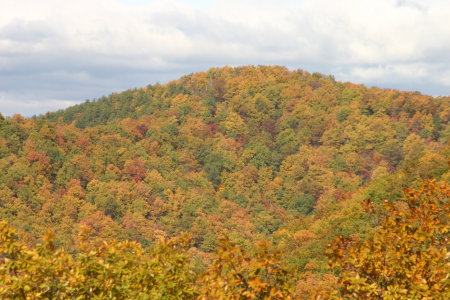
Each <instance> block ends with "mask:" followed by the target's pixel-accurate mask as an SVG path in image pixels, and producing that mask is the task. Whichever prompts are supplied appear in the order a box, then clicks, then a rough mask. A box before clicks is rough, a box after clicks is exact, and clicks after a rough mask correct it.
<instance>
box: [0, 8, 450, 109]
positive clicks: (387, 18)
mask: <svg viewBox="0 0 450 300" xmlns="http://www.w3.org/2000/svg"><path fill="white" fill-rule="evenodd" d="M449 15H450V2H449V1H447V0H378V1H372V0H342V1H332V0H303V1H295V0H284V1H275V0H259V1H257V0H239V1H237V0H216V1H206V0H197V1H188V0H147V1H145V0H78V1H61V0H2V1H1V3H0V92H3V93H8V94H9V95H10V97H13V96H12V95H15V96H14V97H17V98H16V100H15V103H16V104H14V105H13V104H11V102H9V104H8V106H6V105H5V104H4V103H5V102H0V111H2V112H7V113H8V114H10V113H11V112H12V111H18V112H22V111H25V109H24V105H25V106H26V105H31V104H29V102H21V101H23V100H21V99H24V97H23V96H24V95H27V94H28V95H29V94H32V95H34V97H35V100H34V101H44V100H46V99H69V100H70V101H75V100H78V101H80V100H84V99H86V98H95V97H99V96H102V95H105V94H109V93H110V92H114V91H118V90H122V89H125V88H132V87H136V86H140V85H145V84H148V83H150V82H156V81H165V80H168V79H175V78H177V77H178V76H180V75H182V74H184V73H191V72H194V71H199V70H202V69H207V68H209V67H212V66H221V65H239V64H278V65H286V66H288V67H291V68H303V69H307V70H310V71H320V72H323V73H330V74H331V73H334V74H335V75H336V78H337V79H342V80H349V81H360V82H363V83H366V84H368V85H374V84H376V85H381V86H385V87H390V88H414V89H421V90H422V91H423V92H425V93H431V94H450V83H449V81H448V80H446V79H444V77H442V76H443V74H444V73H445V72H446V70H448V69H449V67H450V26H448V24H447V22H448V21H447V19H448V16H449ZM21 95H22V96H21ZM52 101H57V100H52ZM26 103H28V104H26ZM48 103H53V102H48ZM15 108H17V109H15ZM55 108H56V107H55ZM47 109H52V107H49V106H42V110H41V111H42V112H43V111H44V110H47Z"/></svg>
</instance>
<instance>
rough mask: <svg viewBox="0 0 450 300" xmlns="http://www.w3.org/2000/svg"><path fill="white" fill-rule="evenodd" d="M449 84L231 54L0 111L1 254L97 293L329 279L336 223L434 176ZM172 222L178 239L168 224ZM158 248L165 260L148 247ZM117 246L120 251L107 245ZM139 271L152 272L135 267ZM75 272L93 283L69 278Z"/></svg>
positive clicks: (340, 230)
mask: <svg viewBox="0 0 450 300" xmlns="http://www.w3.org/2000/svg"><path fill="white" fill-rule="evenodd" d="M449 100H450V98H449V97H430V96H427V95H422V94H420V93H417V92H401V91H396V90H386V89H379V88H375V87H370V88H369V87H366V86H364V85H357V84H352V83H348V82H346V83H345V82H338V81H336V80H335V79H334V78H333V77H332V76H327V75H323V74H319V73H313V74H311V73H308V72H306V71H303V70H293V71H291V70H288V69H286V68H283V67H277V66H258V67H256V66H245V67H223V68H212V69H210V70H207V71H205V72H199V73H195V74H190V75H186V76H183V77H182V78H180V79H178V80H175V81H171V82H168V83H167V84H164V85H161V84H155V85H149V86H147V87H144V88H139V89H133V90H128V91H125V92H122V93H115V94H112V95H110V96H107V97H102V98H100V99H97V100H94V101H86V102H85V103H82V104H80V105H76V106H73V107H70V108H68V109H65V110H61V111H58V112H53V113H48V114H45V115H43V116H36V117H33V118H24V117H22V116H20V115H15V116H13V117H6V118H5V117H2V116H0V219H1V220H5V221H7V222H8V224H9V225H8V226H10V227H12V228H15V231H16V232H17V236H20V241H18V240H17V239H15V238H13V239H9V240H8V241H6V240H5V243H7V244H8V245H10V246H8V247H13V248H14V247H18V248H17V249H19V250H20V251H19V250H17V251H16V250H14V251H16V252H14V253H16V254H17V255H18V257H19V258H20V257H21V258H23V260H22V261H21V260H18V262H19V264H16V263H14V266H13V267H11V268H16V267H18V266H20V268H22V267H23V268H25V269H22V270H26V271H21V272H17V273H16V274H15V275H14V276H18V277H17V278H20V279H17V282H22V283H23V282H27V283H26V284H25V285H26V286H29V288H31V289H33V291H35V292H36V293H53V292H54V291H59V290H61V293H62V291H64V293H66V292H67V293H72V294H70V295H85V296H82V297H86V298H89V297H93V295H94V294H95V295H97V296H98V297H110V296H111V295H112V294H111V295H110V296H106V294H100V293H101V292H100V291H102V292H105V290H106V288H107V287H110V288H111V287H112V286H117V289H121V290H120V291H119V290H117V291H118V292H117V293H116V294H114V295H119V294H120V293H123V295H126V296H123V297H138V298H139V297H141V296H140V295H144V294H145V295H147V294H149V295H153V297H159V296H157V295H159V294H158V293H160V294H167V295H173V297H180V296H176V295H175V294H173V293H175V290H179V291H180V292H182V293H185V294H183V295H185V296H183V297H191V296H192V297H194V296H195V297H200V295H208V297H218V298H220V297H222V298H223V299H227V297H228V298H232V299H233V297H235V298H236V297H237V298H236V299H242V298H239V297H247V298H248V299H251V298H252V297H253V298H267V297H269V298H270V297H272V298H277V297H278V298H280V299H281V298H288V297H289V296H288V295H291V297H293V298H296V297H297V298H298V297H300V298H306V299H310V298H314V297H319V295H325V294H324V293H325V291H326V292H327V293H328V294H330V295H331V294H332V291H336V290H337V286H338V281H339V278H338V275H340V274H341V273H340V272H344V271H343V269H342V270H341V271H337V270H338V269H339V268H338V266H336V269H328V268H327V261H328V258H327V256H326V255H325V254H324V251H325V250H326V249H327V248H328V245H329V244H330V243H331V242H332V241H333V240H334V239H335V238H336V237H338V236H342V237H343V238H344V240H345V238H350V239H351V241H353V243H357V241H362V242H363V241H369V240H370V239H371V238H372V239H375V238H376V236H377V235H376V233H377V230H378V229H379V228H380V226H381V224H382V222H383V220H384V218H385V214H386V210H385V208H384V206H385V205H384V204H383V203H384V202H383V201H384V200H385V199H389V200H390V201H392V200H396V199H399V198H400V197H401V195H402V191H403V190H404V189H405V188H406V187H410V188H412V189H417V188H418V187H419V186H420V185H421V182H422V181H423V180H429V179H435V180H436V181H442V182H449V180H450V168H449V163H448V162H449V159H450V145H449V142H448V141H449V139H450V126H449V122H448V121H449V120H450V105H449V104H450V102H449ZM417 193H419V192H417ZM402 205H403V206H402ZM394 208H395V209H398V210H399V212H402V213H403V214H404V215H402V217H404V218H406V216H407V215H408V214H409V213H411V212H412V210H410V209H409V208H407V205H406V206H405V204H395V205H394ZM388 210H389V209H388ZM430 218H431V217H430ZM421 222H422V221H421ZM2 226H6V225H2ZM5 228H6V227H4V229H3V230H5V231H4V232H9V231H8V230H10V229H8V230H7V229H5ZM8 228H9V227H8ZM425 229H426V228H425ZM425 229H423V230H425ZM86 230H87V231H86ZM408 230H409V229H408ZM411 230H412V229H411ZM414 230H417V234H419V233H420V230H418V229H414ZM421 230H422V229H421ZM47 231H51V232H52V233H53V234H54V238H49V239H48V241H51V244H52V245H53V246H52V247H50V246H49V244H48V243H47V242H46V241H45V240H44V239H43V237H44V236H46V234H47ZM84 232H89V234H88V235H86V234H84ZM182 232H187V233H188V235H189V239H187V240H189V242H188V241H187V240H184V238H182V240H183V241H181V240H177V239H180V238H181V237H180V236H181V234H182ZM393 234H394V233H393ZM398 234H400V233H398ZM81 237H85V238H86V240H85V242H82V240H80V238H81ZM225 237H227V238H225ZM390 238H393V237H390ZM344 240H342V241H344ZM99 241H104V242H105V244H103V242H99ZM175 241H176V242H175ZM170 243H176V244H179V247H178V246H175V245H174V244H173V246H168V245H171V244H170ZM342 243H343V244H342V247H344V246H345V247H350V244H347V243H344V242H342ZM380 243H381V242H380ZM4 245H6V244H4ZM89 245H90V246H92V247H93V248H92V249H91V250H89V251H88V250H86V251H85V250H83V249H88V248H83V247H87V246H89ZM5 247H6V246H5ZM165 247H166V248H167V247H168V248H167V249H166V248H165ZM13 248H8V249H10V250H11V249H13ZM169 248H170V249H171V250H170V251H169ZM5 249H6V248H5ZM14 249H16V248H14ZM63 249H64V250H63ZM158 249H163V250H161V251H162V252H161V253H160V252H157V251H159V250H158ZM164 249H166V250H164ZM336 249H337V248H336ZM383 249H384V248H383ZM427 249H428V248H427ZM10 250H8V251H10ZM385 250H386V251H387V250H388V249H385ZM385 250H383V251H385ZM2 251H3V250H2ZM5 251H6V250H5ZM11 251H12V250H11ZM111 251H112V252H111ZM155 251H156V252H155ZM380 251H381V250H380ZM405 251H406V250H405ZM344 252H345V253H346V251H344ZM4 253H7V252H4ZM89 253H91V254H92V256H90V255H91V254H89ZM158 253H159V254H158ZM164 253H165V254H164ZM166 254H167V255H169V257H168V258H167V259H168V261H169V263H168V264H167V265H165V264H164V263H162V262H161V261H158V259H160V258H161V257H163V256H164V255H166ZM5 255H6V254H5ZM83 255H85V256H84V257H85V259H86V266H84V265H83V264H82V263H81V262H80V260H79V259H81V258H82V257H83ZM114 255H116V256H114ZM343 255H344V254H343ZM127 256H130V259H131V260H130V261H128V263H126V264H125V265H120V264H121V263H122V262H121V261H120V260H118V261H117V262H112V261H113V259H112V258H111V259H110V258H108V257H116V258H119V257H127ZM411 257H414V256H411ZM421 257H422V256H417V257H416V258H413V259H417V261H420V259H421ZM3 258H4V259H6V256H5V257H2V259H3ZM34 259H35V260H34ZM155 259H156V260H155ZM161 259H162V258H161ZM172 259H175V260H176V261H179V260H180V264H181V265H177V266H176V267H174V269H173V270H178V271H179V272H180V273H179V274H180V276H181V277H177V276H178V275H177V276H175V277H174V281H173V285H175V286H177V288H173V290H170V289H169V288H168V287H164V289H165V288H168V289H167V290H164V291H163V290H160V288H163V287H158V286H157V285H158V284H159V283H155V282H162V281H161V280H163V279H161V278H163V277H164V276H169V277H170V276H171V275H170V274H169V273H167V272H169V269H170V268H171V267H170V266H171V264H172V262H173V261H172ZM342 259H344V257H343V258H342ZM52 260H55V263H51V262H52ZM56 261H58V262H57V263H56ZM63 261H64V263H62V262H63ZM102 261H103V262H102ZM139 261H142V262H144V263H143V265H141V264H139V263H138V262H139ZM338 261H340V260H336V263H337V262H338ZM368 261H370V260H368ZM4 262H5V263H6V260H5V261H4ZM10 262H11V261H8V263H10ZM91 263H92V264H91ZM116 263H117V265H116ZM33 264H35V265H33ZM58 264H59V265H58ZM89 264H91V265H90V267H92V268H94V269H92V270H91V269H85V268H88V265H89ZM6 265H7V264H4V265H3V267H5V266H6ZM28 266H29V267H30V268H31V269H33V270H35V271H33V272H38V273H39V272H44V273H48V274H56V275H54V276H56V277H58V276H59V275H58V274H61V276H63V275H62V274H66V275H67V274H71V275H67V276H68V277H67V280H68V281H65V280H66V279H61V280H62V281H61V282H65V283H64V284H62V283H61V284H60V283H59V281H58V280H59V279H58V280H56V279H55V280H53V281H52V280H50V279H49V281H48V283H45V284H44V283H42V284H44V285H43V286H42V287H39V284H38V281H39V282H47V281H45V280H44V279H43V278H44V277H43V276H44V275H43V274H44V273H42V274H41V273H39V274H41V275H39V274H38V273H36V274H35V273H27V272H30V270H31V269H27V268H28ZM33 266H34V267H33ZM49 266H51V267H49ZM57 266H59V267H60V268H61V269H60V270H59V269H48V271H42V270H46V269H45V268H53V267H55V268H56V267H57ZM158 266H159V267H158ZM41 267H43V268H44V269H41ZM90 267H89V268H90ZM110 267H111V268H112V269H108V268H110ZM165 267H168V268H169V269H167V270H166V269H164V268H165ZM8 268H9V267H8ZM116 268H118V269H117V270H121V271H117V270H116ZM126 268H129V271H126ZM154 268H160V269H159V271H155V270H156V269H154ZM12 270H13V269H10V271H8V272H7V273H4V274H8V276H9V275H11V274H14V272H12ZM39 270H41V271H39ZM131 270H133V271H131ZM116 271H117V272H119V273H120V274H119V273H117V274H116V273H114V272H116ZM144 271H145V272H149V273H150V274H153V273H152V272H160V273H158V274H161V276H162V277H158V276H160V275H154V276H153V275H152V276H153V277H151V278H146V277H145V278H146V279H145V280H144V279H143V281H141V282H139V280H138V281H137V282H135V280H137V277H133V276H135V275H134V274H141V275H142V274H143V273H142V272H144ZM178 271H177V272H178ZM11 272H12V273H11ZM52 272H53V273H52ZM71 272H72V273H71ZM73 272H74V273H73ZM96 272H100V273H96ZM26 274H32V275H26ZM77 274H78V275H79V276H78V275H77ZM95 274H97V275H95ZM155 274H156V273H155ZM182 274H183V275H182ZM342 274H344V273H342ZM66 275H64V276H66ZM203 275H204V276H203ZM5 276H6V275H5ZM8 276H7V277H3V278H4V280H13V279H12V278H15V277H8ZM21 276H25V277H23V278H22V277H21ZM26 276H29V277H26ZM40 276H41V277H40ZM52 276H53V275H52ZM83 276H84V277H83ZM89 276H94V277H92V278H91V277H89ZM136 276H138V275H136ZM139 276H140V275H139ZM389 276H390V275H389ZM421 276H424V275H421ZM7 278H9V279H7ZM37 278H41V279H42V280H44V281H42V280H41V279H39V280H37ZM58 278H60V277H58ZM61 278H63V277H61ZM83 278H84V279H83ZM95 278H98V281H96V279H95ZM152 278H153V279H154V280H156V281H154V282H153V283H152V282H151V280H153V279H152ZM164 278H165V277H164ZM280 278H281V279H280ZM389 278H391V277H389ZM14 280H15V279H14ZM14 280H13V281H11V282H10V283H11V284H13V283H14V282H15V281H14ZM34 280H37V281H34ZM83 280H86V281H84V282H85V283H86V282H87V280H92V282H93V283H95V282H96V283H95V285H96V286H97V285H98V289H97V291H98V292H96V291H94V290H84V291H83V290H81V288H79V287H83V288H85V286H84V285H83V284H85V283H83ZM158 280H159V281H158ZM426 280H427V282H428V281H429V279H428V278H426ZM163 281H164V280H163ZM108 282H109V283H108ZM22 283H21V284H22ZM200 283H202V284H200ZM47 284H48V285H52V284H55V285H56V286H57V288H52V287H49V286H47ZM171 284H172V283H171ZM398 284H399V286H402V285H401V284H400V283H398ZM9 285H10V284H9V283H8V286H9ZM25 285H23V286H22V287H20V286H19V287H17V288H18V289H17V291H18V292H17V293H23V291H22V292H20V291H21V290H20V289H21V288H25ZM12 286H14V285H12ZM4 287H5V288H6V285H5V286H4ZM14 287H15V286H14ZM27 288H28V287H27ZM371 288H372V287H371ZM349 289H350V287H349ZM144 290H145V292H142V291H144ZM432 290H433V287H429V291H430V293H431V291H432ZM140 291H141V292H142V294H139V293H141V292H140ZM349 291H350V290H349ZM342 292H343V293H344V292H345V290H344V289H343V290H342ZM353 292H355V291H353V290H351V293H353ZM83 293H94V294H83ZM105 293H106V292H105ZM111 293H115V292H114V290H111ZM127 293H128V294H127ZM133 293H135V294H133ZM380 293H381V292H380ZM5 295H6V294H5ZM18 295H19V294H18ZM42 295H43V294H42ZM61 295H62V294H61ZM67 295H69V294H67ZM292 295H293V296H292ZM348 295H349V294H348ZM97 296H95V297H97ZM5 297H6V296H5ZM55 297H63V296H55ZM64 297H65V296H64ZM70 297H72V296H70ZM77 297H78V296H77ZM80 297H81V296H80ZM111 297H113V296H111ZM142 297H143V298H145V297H144V296H142ZM205 297H206V296H205ZM321 297H322V296H321Z"/></svg>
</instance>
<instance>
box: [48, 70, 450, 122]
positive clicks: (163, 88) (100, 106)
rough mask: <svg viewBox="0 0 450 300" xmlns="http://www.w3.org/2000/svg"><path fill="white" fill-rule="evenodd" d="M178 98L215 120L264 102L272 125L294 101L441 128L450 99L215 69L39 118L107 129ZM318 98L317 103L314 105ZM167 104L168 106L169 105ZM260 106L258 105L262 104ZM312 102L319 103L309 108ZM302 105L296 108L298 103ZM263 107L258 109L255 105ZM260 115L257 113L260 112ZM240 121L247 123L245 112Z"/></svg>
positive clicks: (317, 78)
mask: <svg viewBox="0 0 450 300" xmlns="http://www.w3.org/2000/svg"><path fill="white" fill-rule="evenodd" d="M179 95H187V96H189V100H190V101H193V102H200V103H201V104H202V108H205V107H206V108H208V110H209V112H210V114H209V115H207V114H205V113H203V114H202V116H203V117H209V119H210V120H211V116H214V115H215V112H216V107H217V103H219V102H232V103H235V104H234V105H237V103H236V102H239V101H237V100H236V97H241V101H242V102H246V101H247V100H248V99H253V101H255V100H254V98H255V96H258V95H260V96H263V97H265V98H266V99H267V100H268V101H269V102H270V103H271V105H272V106H271V107H270V109H271V110H272V109H273V110H276V116H275V117H274V118H271V119H274V120H277V119H278V117H280V116H281V115H282V113H283V109H284V105H285V104H286V103H287V102H289V101H288V100H290V101H295V100H298V102H301V104H303V105H307V106H309V107H310V108H311V109H313V110H314V111H317V110H319V111H321V110H325V111H326V112H328V113H334V114H336V118H338V120H342V119H344V118H345V117H346V115H348V110H349V109H352V108H355V105H356V104H355V102H356V103H358V105H357V108H358V109H359V110H360V111H361V113H362V114H365V115H372V114H374V113H378V114H380V113H382V114H386V115H388V116H392V117H395V116H396V115H398V114H399V113H401V112H407V113H408V114H409V116H413V115H414V114H415V113H416V112H418V111H421V110H422V109H425V110H426V111H421V113H431V114H433V122H434V123H433V126H431V127H432V128H435V127H437V128H436V129H435V130H439V126H440V124H441V123H442V120H441V118H442V117H448V116H446V115H445V114H440V115H438V114H434V112H436V111H437V110H438V109H439V107H441V106H443V105H444V106H447V107H448V104H449V101H450V100H449V99H450V97H445V98H444V97H441V98H432V97H429V96H424V95H421V94H420V93H418V92H414V93H413V92H400V91H396V90H386V89H378V88H367V87H365V86H363V85H355V84H351V83H342V82H336V81H335V80H334V78H333V76H326V75H322V74H319V73H314V74H312V75H311V74H310V73H308V72H305V71H302V70H297V71H293V72H290V71H288V70H287V69H285V68H283V67H238V68H230V67H226V68H213V69H210V70H208V71H207V72H202V73H196V74H191V75H187V76H184V77H182V78H181V79H179V80H176V81H171V82H169V83H168V84H165V85H160V84H157V85H149V86H148V87H146V88H141V89H133V90H127V91H125V92H122V93H119V94H112V95H110V96H109V97H102V98H100V99H98V100H94V101H89V100H88V101H86V102H84V103H82V104H79V105H75V106H72V107H69V108H67V109H64V110H60V111H57V112H49V113H47V114H45V115H43V116H40V117H41V118H44V119H47V120H51V121H58V120H59V119H60V118H62V120H64V122H65V123H71V122H73V121H75V125H76V126H77V127H80V128H85V127H91V126H95V125H101V124H106V123H108V122H110V121H112V120H120V119H125V118H133V119H134V118H137V117H140V116H142V115H146V114H152V113H155V112H160V111H166V110H171V109H173V107H172V105H171V104H172V103H171V102H172V100H173V99H174V98H175V97H176V96H179ZM317 98H320V101H315V99H317ZM168 101H169V102H170V103H167V102H168ZM260 101H261V100H260ZM312 102H317V103H314V105H313V103H312ZM299 104H300V103H299ZM259 105H261V104H259ZM180 108H181V109H184V110H183V111H179V114H180V115H189V112H190V109H192V108H193V107H189V105H187V104H185V105H184V106H183V107H180ZM260 110H261V109H260ZM241 115H242V117H249V116H247V115H245V112H243V114H241Z"/></svg>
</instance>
